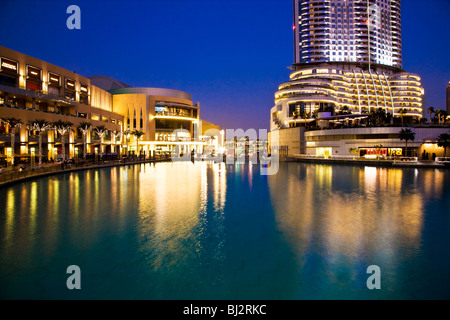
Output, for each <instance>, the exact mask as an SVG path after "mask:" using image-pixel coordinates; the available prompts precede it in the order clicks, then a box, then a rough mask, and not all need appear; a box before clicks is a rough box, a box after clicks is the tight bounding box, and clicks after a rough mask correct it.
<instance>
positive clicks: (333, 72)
mask: <svg viewBox="0 0 450 320" xmlns="http://www.w3.org/2000/svg"><path fill="white" fill-rule="evenodd" d="M293 4H294V64H293V67H292V68H291V69H292V72H291V74H290V79H289V81H288V82H285V83H282V84H281V85H280V86H279V87H278V90H277V91H276V93H275V100H274V104H275V105H274V107H273V108H272V109H271V114H270V117H271V121H270V130H271V132H277V135H278V136H279V139H280V146H279V147H280V148H281V149H282V150H284V153H285V155H287V156H292V155H294V154H303V155H305V154H308V155H315V156H325V155H328V156H333V155H334V156H336V155H343V156H351V155H352V153H351V152H350V150H358V152H363V151H362V150H363V149H364V148H365V149H367V148H369V149H370V148H373V147H374V145H376V144H383V145H385V146H389V148H392V149H393V150H394V149H398V148H399V147H400V146H401V145H402V143H401V141H400V139H399V138H398V131H400V130H399V129H398V127H397V128H396V127H392V128H388V127H387V126H389V125H391V124H397V125H399V124H403V123H404V122H405V123H414V122H416V123H419V122H420V121H421V120H422V118H423V113H424V95H425V91H424V88H423V87H422V83H421V77H420V76H419V75H416V74H412V73H409V72H407V71H405V70H403V69H402V39H401V1H400V0H294V2H293ZM376 117H379V118H380V119H382V120H380V121H379V122H378V123H377V122H376V120H374V119H377V118H376ZM381 125H382V126H381ZM366 126H369V127H371V128H365V127H366ZM331 128H333V130H310V129H331ZM344 128H348V129H344ZM350 128H351V129H350ZM337 130H353V131H354V132H351V133H348V134H335V133H334V132H336V131H337ZM364 130H368V132H365V131H364ZM363 131H364V132H363ZM418 132H420V134H418V139H417V141H416V142H415V144H411V147H414V152H416V153H417V152H420V150H419V147H420V146H421V145H423V144H424V141H431V142H430V143H432V144H433V143H435V138H436V137H437V136H436V137H432V136H433V135H434V134H435V133H436V132H431V133H430V134H429V135H428V134H424V135H422V133H423V131H421V130H419V131H418ZM321 135H323V136H321ZM422 136H423V138H422ZM328 138H329V139H328ZM341 140H342V141H341ZM360 150H361V151H360ZM386 150H388V149H386ZM410 151H411V150H410ZM386 152H388V151H386ZM427 152H428V151H426V152H425V154H426V153H427ZM433 153H435V152H433ZM419 156H420V155H419Z"/></svg>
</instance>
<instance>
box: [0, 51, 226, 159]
mask: <svg viewBox="0 0 450 320" xmlns="http://www.w3.org/2000/svg"><path fill="white" fill-rule="evenodd" d="M0 65H1V68H0V119H6V118H16V119H20V120H21V122H22V125H21V127H20V128H17V129H16V143H15V150H14V154H15V155H16V156H17V157H22V158H27V157H29V156H30V155H31V154H33V153H34V154H37V145H38V137H37V133H36V132H33V131H30V130H28V128H27V124H28V123H30V122H31V121H34V120H38V119H43V120H46V121H48V122H51V123H52V122H55V121H58V120H62V121H67V122H71V123H72V124H73V126H72V131H71V132H69V134H68V135H67V136H66V137H65V141H66V143H65V147H66V152H65V154H66V155H68V157H70V158H77V157H82V155H83V152H84V150H83V148H84V139H83V136H82V134H81V132H80V131H79V130H78V129H77V127H78V125H79V124H80V123H82V122H88V123H90V124H91V125H92V127H93V128H96V127H99V126H104V127H105V128H106V129H107V134H106V135H105V137H104V140H103V142H102V143H100V142H101V141H100V139H99V137H98V135H97V134H96V133H95V132H94V130H91V131H90V133H89V134H88V135H87V150H86V152H87V153H100V152H101V153H102V154H122V155H123V154H145V155H146V156H151V155H155V154H158V153H168V152H171V151H172V150H173V149H174V148H175V147H178V148H177V150H180V151H182V152H183V151H184V152H186V151H192V150H195V151H197V152H201V151H202V148H203V146H204V145H205V144H206V142H205V139H202V138H206V137H205V136H204V133H205V130H202V120H200V105H199V103H196V104H194V103H193V102H192V96H191V95H190V94H188V93H186V92H182V91H177V90H172V89H160V88H132V87H130V86H128V85H125V84H123V83H122V82H120V81H117V80H115V79H112V78H109V77H104V76H94V77H91V78H88V77H84V76H81V75H79V74H77V73H75V72H72V71H69V70H66V69H64V68H61V67H58V66H55V65H53V64H50V63H47V62H45V61H42V60H39V59H37V58H34V57H30V56H28V55H25V54H23V53H19V52H17V51H14V50H11V49H8V48H5V47H1V46H0ZM204 123H205V126H204V127H205V128H207V129H210V130H209V135H210V136H211V132H213V133H214V132H215V133H217V135H220V127H218V126H215V125H214V124H211V123H208V122H206V121H205V122H204ZM212 129H213V130H212ZM9 130H10V127H9V126H8V125H7V124H6V122H4V121H1V120H0V158H3V160H5V158H6V159H8V158H9V157H10V156H11V152H13V151H12V150H11V139H10V132H9ZM134 130H138V131H142V132H143V133H144V135H143V136H141V137H140V138H139V141H136V139H137V138H136V137H135V136H134V135H133V134H131V133H130V132H132V131H134ZM116 133H122V134H116ZM218 140H220V139H215V141H218ZM62 146H63V143H62V137H61V136H60V134H59V133H58V132H57V131H56V130H53V129H50V130H47V131H46V132H44V133H43V146H42V147H43V149H42V150H43V151H42V155H43V157H44V158H46V159H57V158H60V157H61V155H62V153H63V152H62ZM137 148H139V150H137Z"/></svg>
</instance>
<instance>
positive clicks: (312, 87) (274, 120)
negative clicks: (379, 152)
mask: <svg viewBox="0 0 450 320" xmlns="http://www.w3.org/2000/svg"><path fill="white" fill-rule="evenodd" d="M290 79H291V80H290V81H289V82H286V83H283V84H281V85H280V86H279V88H278V91H277V92H276V93H275V107H273V108H272V110H271V130H276V129H283V128H289V127H291V126H292V124H293V123H297V122H302V121H303V122H308V121H314V120H315V119H314V112H316V110H317V111H323V112H329V113H330V115H333V114H337V113H339V111H343V110H345V111H347V112H349V113H351V114H352V115H353V116H357V115H364V114H370V113H371V111H375V110H378V109H380V108H381V109H382V110H383V112H385V113H386V114H388V113H390V114H391V115H393V116H394V117H400V114H401V116H403V117H412V118H415V119H421V118H422V117H423V96H424V89H423V87H422V84H421V78H420V76H418V75H415V74H411V73H408V72H405V71H403V70H401V69H397V68H393V67H388V66H383V65H371V68H370V69H369V68H368V67H367V65H366V64H360V63H352V62H339V63H338V62H335V63H309V64H303V65H301V66H300V65H296V66H295V70H294V71H293V72H292V73H291V75H290Z"/></svg>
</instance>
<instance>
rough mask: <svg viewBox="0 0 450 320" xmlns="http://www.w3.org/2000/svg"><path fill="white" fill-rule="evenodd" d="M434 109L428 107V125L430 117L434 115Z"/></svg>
mask: <svg viewBox="0 0 450 320" xmlns="http://www.w3.org/2000/svg"><path fill="white" fill-rule="evenodd" d="M434 112H435V111H434V108H433V107H429V108H428V114H429V115H430V124H431V115H432V114H433V113H434Z"/></svg>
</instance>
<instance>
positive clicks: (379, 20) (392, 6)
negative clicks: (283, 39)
mask: <svg viewBox="0 0 450 320" xmlns="http://www.w3.org/2000/svg"><path fill="white" fill-rule="evenodd" d="M401 38H402V35H401V0H294V43H295V61H294V62H295V63H311V62H333V61H344V62H345V61H347V62H361V63H376V64H383V65H388V66H392V67H398V68H401V67H402V40H401Z"/></svg>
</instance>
